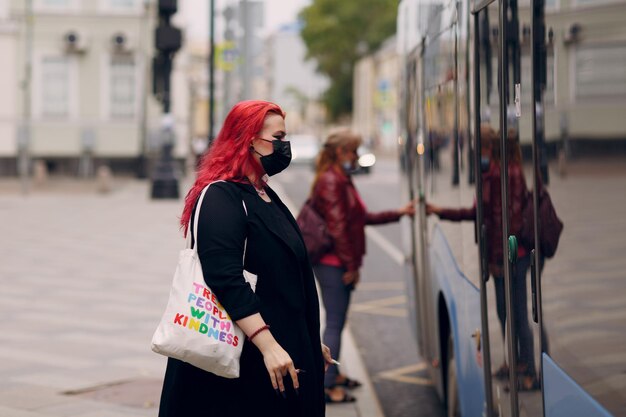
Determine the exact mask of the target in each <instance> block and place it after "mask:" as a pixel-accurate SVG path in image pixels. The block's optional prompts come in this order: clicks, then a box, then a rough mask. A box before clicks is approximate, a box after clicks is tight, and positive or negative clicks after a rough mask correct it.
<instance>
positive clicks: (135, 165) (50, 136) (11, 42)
mask: <svg viewBox="0 0 626 417" xmlns="http://www.w3.org/2000/svg"><path fill="white" fill-rule="evenodd" d="M0 1H2V0H0ZM29 3H30V1H25V0H4V16H3V14H2V12H0V21H1V22H2V23H0V26H1V27H2V30H0V48H2V52H3V56H9V59H8V60H7V62H8V63H9V65H6V66H5V67H4V68H2V69H1V70H0V75H1V76H0V79H1V80H2V81H1V82H2V83H3V85H4V84H6V85H5V87H6V88H4V89H3V91H4V92H5V94H6V95H8V96H9V97H10V100H6V101H8V103H10V105H7V104H3V105H2V106H4V107H0V118H1V122H0V159H1V160H3V161H4V162H5V163H4V164H3V165H5V167H6V168H5V169H4V170H3V172H2V174H4V175H14V174H15V173H16V172H17V169H16V167H17V163H16V159H17V153H18V144H25V148H26V149H27V152H28V155H29V157H30V158H31V160H43V161H45V162H46V163H47V165H48V168H49V169H50V170H51V172H52V173H55V172H58V173H62V174H66V175H74V174H78V173H79V171H80V169H79V165H80V160H81V158H84V157H85V155H88V156H89V158H90V160H91V161H92V168H93V167H95V166H97V165H99V164H107V165H110V166H111V167H112V168H113V170H114V171H116V170H117V171H120V172H136V171H137V170H138V169H140V168H139V164H140V162H141V161H140V160H141V159H142V157H144V156H147V155H149V154H150V153H154V151H155V150H156V149H157V148H158V146H159V140H158V138H159V135H158V132H159V129H160V125H161V119H162V116H161V106H160V104H159V103H158V102H157V101H156V100H155V99H154V97H153V95H152V91H151V90H152V86H151V79H152V75H151V60H152V57H153V55H154V41H153V33H154V29H155V25H156V16H157V10H156V1H154V0H152V1H151V0H32V19H29V18H28V16H29V9H28V5H29ZM0 4H1V3H0ZM179 14H180V11H179ZM7 28H8V29H7ZM11 28H13V29H11ZM29 30H30V31H31V33H32V42H28V32H29ZM5 51H6V52H7V55H4V52H5ZM29 61H30V62H31V63H32V66H31V68H32V71H31V72H30V74H31V75H30V77H28V71H27V68H28V62H29ZM185 61H186V58H185V51H184V50H183V51H181V52H179V54H177V56H176V59H175V62H174V73H173V75H172V86H173V107H172V113H173V116H174V117H173V120H174V126H175V132H176V146H175V154H176V156H178V157H184V156H185V155H186V154H187V152H188V150H189V127H188V125H189V123H188V119H189V105H188V97H189V92H188V86H187V83H186V76H185V74H184V67H185ZM29 78H30V79H29ZM29 81H30V82H29ZM28 85H30V88H28ZM24 86H26V87H24ZM4 102H5V100H3V103H4ZM5 107H6V108H5ZM9 107H10V108H9Z"/></svg>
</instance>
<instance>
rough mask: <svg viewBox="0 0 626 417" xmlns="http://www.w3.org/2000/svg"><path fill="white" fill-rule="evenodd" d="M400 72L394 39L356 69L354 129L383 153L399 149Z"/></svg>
mask: <svg viewBox="0 0 626 417" xmlns="http://www.w3.org/2000/svg"><path fill="white" fill-rule="evenodd" d="M399 71H400V67H399V56H398V53H397V51H396V39H395V36H394V37H392V38H389V39H388V40H386V41H385V42H384V43H383V45H382V46H381V47H380V48H379V49H378V50H377V51H376V52H374V53H372V54H370V55H367V56H365V57H363V58H361V59H360V60H359V61H357V63H356V65H355V67H354V85H353V88H354V91H353V97H354V107H353V115H352V128H353V129H354V130H355V131H357V132H359V133H360V134H361V135H362V136H363V139H364V141H365V143H366V144H368V145H370V146H371V147H372V148H373V149H375V150H377V151H381V152H394V151H395V150H396V146H397V137H398V123H399V120H398V88H399V75H400V74H399Z"/></svg>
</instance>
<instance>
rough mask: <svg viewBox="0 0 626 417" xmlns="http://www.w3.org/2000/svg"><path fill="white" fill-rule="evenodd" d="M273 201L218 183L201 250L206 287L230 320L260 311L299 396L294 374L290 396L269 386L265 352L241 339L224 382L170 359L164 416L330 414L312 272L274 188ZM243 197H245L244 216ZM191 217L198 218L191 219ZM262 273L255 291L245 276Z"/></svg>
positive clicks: (207, 206)
mask: <svg viewBox="0 0 626 417" xmlns="http://www.w3.org/2000/svg"><path fill="white" fill-rule="evenodd" d="M266 190H267V193H268V195H269V196H270V198H271V199H272V203H267V202H265V201H263V200H262V199H261V198H260V197H259V196H258V195H257V193H256V191H255V190H254V188H253V187H252V186H251V185H248V184H240V183H234V182H227V183H223V182H222V183H215V184H213V185H211V187H209V189H208V191H207V193H206V196H205V198H204V201H203V203H202V208H201V211H200V218H199V225H198V253H199V256H200V262H201V264H202V271H203V273H204V279H205V281H206V283H207V285H208V286H209V287H210V288H211V289H212V290H213V291H214V292H215V294H216V295H217V297H218V299H219V301H220V302H221V303H222V305H223V306H224V307H225V308H226V311H228V313H229V315H230V316H231V317H232V319H233V320H239V319H241V318H244V317H247V316H249V315H251V314H254V313H261V316H262V317H263V319H264V320H265V322H266V323H268V324H269V325H270V331H271V332H272V335H273V336H274V338H276V340H277V341H278V343H279V344H280V345H281V346H282V347H283V349H285V350H286V351H287V353H289V355H290V356H291V359H292V360H293V362H294V364H295V367H296V368H297V369H303V370H305V372H304V373H300V374H299V375H298V380H299V382H300V388H299V392H298V394H296V392H295V391H294V389H293V385H292V382H291V378H290V377H289V375H288V376H287V377H285V378H284V385H285V388H286V394H287V399H283V398H282V397H281V396H278V395H277V394H276V393H275V391H274V389H273V387H272V384H271V380H270V377H269V375H268V372H267V369H266V368H265V364H264V362H263V356H262V355H261V353H260V352H259V350H258V349H257V348H256V346H254V345H253V344H252V343H251V342H248V341H247V340H246V341H245V342H244V345H243V351H242V355H241V371H240V377H239V378H238V379H226V378H222V377H219V376H216V375H214V374H211V373H208V372H205V371H202V370H200V369H198V368H195V367H193V366H191V365H189V364H187V363H184V362H181V361H179V360H176V359H171V358H170V359H168V363H167V370H166V373H165V380H164V382H163V391H162V394H161V404H160V409H159V416H160V417H174V416H175V417H186V416H190V417H191V416H193V417H248V416H266V415H267V416H269V415H271V416H284V417H299V416H302V417H321V416H324V415H325V402H324V384H323V377H324V361H323V358H322V353H321V342H320V335H319V328H320V322H319V304H318V298H317V290H316V288H315V283H314V278H313V272H312V270H311V266H310V263H309V260H308V257H307V253H306V249H305V247H304V242H303V240H302V236H301V235H300V230H299V228H298V226H297V224H296V221H295V219H294V218H293V216H292V215H291V213H290V212H289V210H288V209H287V207H286V206H285V205H284V204H283V203H282V202H281V201H280V199H279V198H278V196H277V195H276V193H274V192H273V191H272V190H271V189H269V187H268V188H267V189H266ZM242 200H243V201H245V204H246V208H247V211H248V213H247V215H246V212H245V211H244V208H243V204H242ZM192 218H193V217H192ZM246 238H247V249H246V258H245V269H246V270H248V271H250V272H252V273H254V274H257V276H258V281H257V287H256V293H254V292H252V290H251V289H250V287H249V285H248V284H247V283H246V282H245V280H244V278H243V270H242V265H241V260H242V257H243V250H244V241H245V239H246Z"/></svg>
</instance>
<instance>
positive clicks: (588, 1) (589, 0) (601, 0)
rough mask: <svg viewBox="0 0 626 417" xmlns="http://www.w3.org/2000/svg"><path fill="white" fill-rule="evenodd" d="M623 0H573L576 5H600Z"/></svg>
mask: <svg viewBox="0 0 626 417" xmlns="http://www.w3.org/2000/svg"><path fill="white" fill-rule="evenodd" d="M623 1H624V0H575V2H574V4H575V5H576V6H601V5H604V4H611V3H622V2H623Z"/></svg>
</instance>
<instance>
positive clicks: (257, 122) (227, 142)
mask: <svg viewBox="0 0 626 417" xmlns="http://www.w3.org/2000/svg"><path fill="white" fill-rule="evenodd" d="M268 114H277V115H279V116H281V117H282V118H283V119H284V118H285V113H284V112H283V110H282V109H281V108H280V107H279V106H278V105H277V104H274V103H270V102H267V101H260V100H248V101H242V102H239V103H237V104H235V105H234V106H233V108H232V109H231V110H230V112H228V115H227V116H226V120H224V125H223V126H222V129H221V130H220V132H219V134H218V135H217V137H216V138H215V141H213V144H212V145H211V148H209V150H208V151H207V153H206V154H205V155H204V156H203V157H202V160H201V162H200V166H199V167H198V172H197V175H196V181H195V183H194V184H193V186H192V187H191V189H190V190H189V192H188V193H187V196H186V197H185V208H184V209H183V215H182V217H181V219H180V224H181V228H184V230H185V234H186V233H187V225H188V224H189V220H190V218H191V212H192V211H193V207H194V206H195V204H196V200H197V199H198V197H199V196H200V193H201V192H202V190H203V189H204V187H206V186H207V184H209V183H211V182H213V181H217V180H233V181H245V182H247V181H248V178H247V175H249V174H254V176H255V177H256V178H257V179H256V181H255V183H254V185H255V186H256V187H257V188H261V187H263V186H264V185H265V183H264V182H263V180H262V177H263V174H264V171H263V167H261V164H259V162H258V161H257V160H256V159H254V157H253V156H252V152H250V147H251V146H252V140H253V139H254V138H255V137H256V135H257V134H258V133H259V132H260V131H261V130H262V129H263V123H264V122H265V118H266V117H267V115H268Z"/></svg>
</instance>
